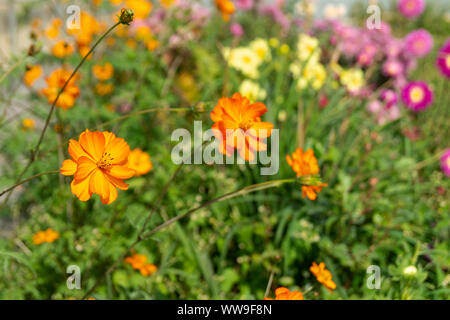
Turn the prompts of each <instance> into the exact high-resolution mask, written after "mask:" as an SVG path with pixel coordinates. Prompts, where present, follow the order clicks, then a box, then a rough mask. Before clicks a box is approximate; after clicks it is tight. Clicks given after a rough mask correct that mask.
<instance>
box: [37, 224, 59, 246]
mask: <svg viewBox="0 0 450 320" xmlns="http://www.w3.org/2000/svg"><path fill="white" fill-rule="evenodd" d="M58 238H59V233H58V232H56V231H54V230H53V229H51V228H48V229H47V230H45V231H39V232H38V233H36V234H34V235H33V244H35V245H38V244H41V243H44V242H49V243H50V242H53V241H55V240H56V239H58Z"/></svg>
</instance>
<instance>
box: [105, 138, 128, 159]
mask: <svg viewBox="0 0 450 320" xmlns="http://www.w3.org/2000/svg"><path fill="white" fill-rule="evenodd" d="M105 152H108V153H110V154H111V157H112V158H113V159H114V160H112V164H125V163H127V162H128V156H129V154H130V147H129V146H128V143H126V141H125V140H124V139H122V138H114V139H111V140H110V141H109V143H108V145H107V146H106V147H105Z"/></svg>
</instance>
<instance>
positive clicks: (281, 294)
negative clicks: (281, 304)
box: [264, 287, 304, 300]
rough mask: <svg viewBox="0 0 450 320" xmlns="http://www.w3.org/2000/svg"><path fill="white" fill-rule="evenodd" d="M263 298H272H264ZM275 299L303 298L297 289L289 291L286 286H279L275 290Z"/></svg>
mask: <svg viewBox="0 0 450 320" xmlns="http://www.w3.org/2000/svg"><path fill="white" fill-rule="evenodd" d="M264 300H273V299H272V298H264ZM275 300H304V299H303V294H302V293H301V292H299V291H292V292H291V291H290V290H289V289H288V288H285V287H280V288H278V289H276V290H275Z"/></svg>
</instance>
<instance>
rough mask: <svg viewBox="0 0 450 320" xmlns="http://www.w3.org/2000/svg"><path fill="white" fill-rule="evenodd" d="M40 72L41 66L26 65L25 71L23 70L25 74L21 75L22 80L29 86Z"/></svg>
mask: <svg viewBox="0 0 450 320" xmlns="http://www.w3.org/2000/svg"><path fill="white" fill-rule="evenodd" d="M41 74H42V67H41V66H40V65H34V66H31V67H27V71H26V72H25V75H24V77H23V82H25V84H26V85H27V86H29V87H30V86H31V85H32V84H33V82H34V81H36V79H37V78H39V77H40V76H41Z"/></svg>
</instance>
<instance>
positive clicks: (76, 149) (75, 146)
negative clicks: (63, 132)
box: [69, 139, 89, 161]
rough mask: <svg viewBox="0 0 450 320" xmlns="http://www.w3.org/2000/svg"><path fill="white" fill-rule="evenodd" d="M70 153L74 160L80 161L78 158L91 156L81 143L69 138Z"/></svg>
mask: <svg viewBox="0 0 450 320" xmlns="http://www.w3.org/2000/svg"><path fill="white" fill-rule="evenodd" d="M69 154H70V156H71V157H72V159H73V160H74V161H78V158H80V157H83V156H85V157H89V155H88V154H87V153H86V151H84V150H83V148H82V147H81V145H80V143H79V142H78V141H76V140H73V139H70V140H69Z"/></svg>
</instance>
